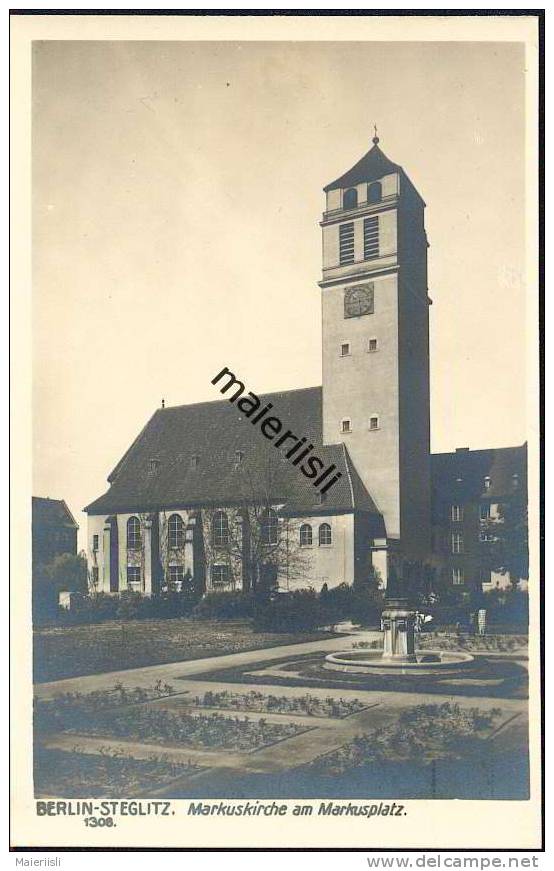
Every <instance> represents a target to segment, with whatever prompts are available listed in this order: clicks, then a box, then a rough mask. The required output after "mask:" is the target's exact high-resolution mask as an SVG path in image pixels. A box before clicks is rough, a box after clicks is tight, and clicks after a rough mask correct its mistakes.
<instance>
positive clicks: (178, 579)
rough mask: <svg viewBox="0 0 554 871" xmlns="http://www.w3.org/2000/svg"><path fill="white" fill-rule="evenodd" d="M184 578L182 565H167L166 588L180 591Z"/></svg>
mask: <svg viewBox="0 0 554 871" xmlns="http://www.w3.org/2000/svg"><path fill="white" fill-rule="evenodd" d="M184 580H185V567H184V566H168V572H167V588H168V590H172V591H173V592H174V593H180V592H181V589H182V587H183V581H184Z"/></svg>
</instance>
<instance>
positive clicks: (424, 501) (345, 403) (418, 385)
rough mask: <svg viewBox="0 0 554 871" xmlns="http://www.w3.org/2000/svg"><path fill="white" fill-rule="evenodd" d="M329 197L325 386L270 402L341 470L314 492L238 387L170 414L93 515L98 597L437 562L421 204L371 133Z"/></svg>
mask: <svg viewBox="0 0 554 871" xmlns="http://www.w3.org/2000/svg"><path fill="white" fill-rule="evenodd" d="M324 190H325V195H326V205H325V211H324V212H323V216H322V220H321V228H322V233H323V264H322V277H321V281H320V282H319V286H320V288H321V302H322V333H323V334H322V349H323V379H322V380H323V383H322V386H317V387H310V388H304V389H298V390H289V391H283V392H278V393H273V394H267V395H265V396H261V397H259V400H260V402H263V403H264V404H266V405H268V404H269V405H270V406H271V408H272V412H271V413H272V414H275V415H276V416H278V418H279V420H280V421H282V422H283V424H284V425H285V426H286V427H288V428H289V430H290V431H291V432H292V433H294V434H296V435H297V436H298V437H299V439H300V437H302V438H301V439H300V440H301V441H302V442H303V444H306V445H309V446H311V449H313V451H314V453H317V455H318V456H319V457H320V458H321V460H322V463H323V464H325V466H327V467H330V468H332V470H333V475H334V476H336V480H335V481H334V483H333V485H332V486H330V487H329V488H328V489H326V488H325V487H323V486H321V487H320V488H319V489H318V488H317V487H315V486H314V485H313V483H312V482H311V481H310V480H309V479H308V477H306V475H305V474H302V473H301V472H300V469H299V466H298V463H297V464H296V465H295V456H294V450H296V449H293V450H287V448H288V447H290V445H283V447H282V449H280V448H278V447H276V444H275V441H276V440H275V439H274V438H273V436H274V435H275V432H273V434H271V432H270V429H269V427H266V428H265V430H264V431H263V432H262V431H261V430H260V428H259V427H255V426H253V425H252V421H251V420H250V419H249V417H248V415H247V414H245V413H244V412H241V410H240V403H239V404H238V406H237V404H236V403H235V402H234V401H233V394H232V392H231V393H230V394H226V393H225V392H224V391H223V390H222V391H221V393H222V396H223V397H224V398H223V399H221V400H219V401H215V402H203V403H196V404H193V405H182V406H178V407H172V408H165V407H162V408H160V409H158V410H157V411H156V412H155V413H154V415H153V416H152V417H151V419H150V420H149V421H148V423H147V424H146V426H145V427H144V429H143V430H142V432H141V433H139V435H138V436H137V438H136V439H135V441H134V442H133V444H132V445H131V446H130V447H129V449H128V450H127V452H126V453H125V454H124V456H123V457H122V459H121V460H120V461H119V463H118V464H117V465H116V467H115V469H114V470H113V471H112V472H111V474H110V475H109V477H108V482H109V484H110V487H109V489H108V491H107V492H106V493H105V494H104V495H103V496H101V497H100V498H99V499H97V500H95V501H94V502H92V503H91V504H90V505H88V506H87V508H86V509H85V510H86V512H87V514H88V556H89V562H90V576H91V583H92V584H93V586H94V587H95V589H97V590H100V591H104V592H111V593H117V592H121V591H123V590H127V589H129V590H136V591H139V592H141V593H143V594H145V595H151V594H153V593H156V592H159V591H160V590H163V589H167V588H174V589H179V588H180V587H181V585H182V583H183V581H184V579H185V578H189V579H190V578H192V579H193V581H194V584H195V585H196V587H197V589H199V590H202V591H206V590H228V589H250V588H252V587H253V586H254V585H255V584H259V583H262V582H263V583H268V584H270V585H272V586H278V588H279V589H282V590H287V589H293V588H299V587H306V586H312V587H314V588H315V589H316V590H317V589H321V587H322V586H323V584H324V583H325V584H327V586H328V587H332V586H336V585H338V584H340V583H342V582H346V583H348V584H351V583H355V582H356V581H359V580H363V579H364V578H366V577H367V576H368V574H369V573H370V572H371V571H372V570H373V571H374V572H375V574H376V576H377V577H378V579H379V580H380V583H381V585H382V586H383V587H386V585H387V582H388V578H389V577H390V574H391V570H392V569H394V572H395V574H396V575H397V576H402V572H403V567H405V566H407V565H409V564H412V563H413V562H416V561H418V562H424V561H426V560H427V559H428V558H429V557H430V554H431V550H432V541H431V518H432V510H431V491H432V484H431V478H432V458H431V454H430V422H429V306H430V304H431V300H430V299H429V296H428V289H427V249H428V242H427V236H426V232H425V223H424V210H425V203H424V201H423V199H422V197H421V196H420V194H419V193H418V191H417V189H416V188H415V186H414V184H413V183H412V182H411V180H410V179H409V178H408V176H407V174H406V173H405V171H404V170H403V169H402V167H400V166H398V165H397V164H395V163H393V162H392V161H391V160H389V158H388V157H387V156H386V155H385V154H384V153H383V151H382V150H381V149H380V147H379V139H378V137H377V135H376V136H375V137H374V139H373V146H372V148H371V149H370V150H369V151H368V152H367V154H365V155H364V156H363V157H362V158H361V160H359V161H358V162H357V163H356V164H355V165H354V166H353V167H352V168H351V169H350V170H348V172H346V173H344V174H343V175H341V176H340V177H339V178H337V179H336V180H335V181H333V182H331V183H330V184H328V185H327V186H326V187H325V188H324ZM215 374H216V373H215V372H214V375H215ZM231 374H233V375H234V379H235V382H237V380H239V379H240V375H241V373H231ZM238 383H240V380H239V381H238ZM218 386H219V385H218ZM490 453H492V454H494V451H493V452H490ZM287 454H288V456H287ZM440 456H441V457H445V456H446V455H440ZM299 457H300V454H298V455H297V457H296V459H297V460H298V459H299ZM439 465H440V469H441V475H442V478H444V467H445V464H444V462H442V464H439ZM329 480H330V479H329ZM441 480H442V479H441ZM323 490H326V492H322V491H323ZM454 495H455V494H454ZM440 496H441V505H442V504H443V502H444V500H445V498H446V502H445V503H444V504H446V505H447V507H446V508H445V510H446V511H450V506H449V502H448V494H447V493H446V494H445V492H444V487H443V488H442V489H441V494H440ZM447 503H448V504H447ZM449 516H450V515H449ZM440 528H441V527H440V525H439V529H440ZM445 529H446V527H445ZM443 531H444V530H443ZM450 534H451V533H450V528H449V527H448V530H447V531H445V532H444V535H445V536H446V539H448V536H449V535H450ZM447 570H449V567H448V566H447ZM457 577H458V578H459V575H458V576H457ZM453 582H455V580H453ZM469 582H470V579H469V578H468V583H469Z"/></svg>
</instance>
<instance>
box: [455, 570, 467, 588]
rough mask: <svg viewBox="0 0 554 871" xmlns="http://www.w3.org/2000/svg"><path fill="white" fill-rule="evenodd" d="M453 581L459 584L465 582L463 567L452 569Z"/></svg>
mask: <svg viewBox="0 0 554 871" xmlns="http://www.w3.org/2000/svg"><path fill="white" fill-rule="evenodd" d="M452 583H453V584H456V586H457V585H459V584H463V583H464V570H463V569H458V568H455V569H452Z"/></svg>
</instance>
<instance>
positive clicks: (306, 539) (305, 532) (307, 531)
mask: <svg viewBox="0 0 554 871" xmlns="http://www.w3.org/2000/svg"><path fill="white" fill-rule="evenodd" d="M311 543H312V527H311V526H310V524H309V523H303V524H302V526H301V527H300V546H301V547H309V546H310V545H311Z"/></svg>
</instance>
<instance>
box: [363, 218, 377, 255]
mask: <svg viewBox="0 0 554 871" xmlns="http://www.w3.org/2000/svg"><path fill="white" fill-rule="evenodd" d="M376 257H379V218H377V217H373V218H366V219H365V220H364V260H375V258H376Z"/></svg>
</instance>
